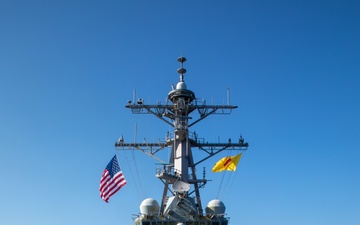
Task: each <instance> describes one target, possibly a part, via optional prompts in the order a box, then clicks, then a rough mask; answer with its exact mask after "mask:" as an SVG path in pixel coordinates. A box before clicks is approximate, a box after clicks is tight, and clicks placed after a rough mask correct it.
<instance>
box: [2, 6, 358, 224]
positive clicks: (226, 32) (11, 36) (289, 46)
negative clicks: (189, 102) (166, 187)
mask: <svg viewBox="0 0 360 225" xmlns="http://www.w3.org/2000/svg"><path fill="white" fill-rule="evenodd" d="M359 11H360V4H359V2H358V1H347V0H342V1H316V0H315V1H314V0H313V1H307V0H305V1H263V0H255V1H254V0H253V1H242V0H239V1H213V0H209V1H187V0H184V1H164V0H156V1H138V0H134V1H107V2H104V1H76V0H75V1H17V0H12V1H8V0H2V1H1V2H0V40H1V41H0V104H1V107H0V177H1V178H2V185H0V193H2V194H1V195H0V202H1V203H0V223H1V224H12V225H15V224H19V225H20V224H21V225H24V224H27V225H33V224H34V225H35V224H37V225H38V224H44V225H45V224H54V225H57V224H59V225H60V224H110V223H111V224H132V223H133V222H132V219H131V214H136V213H138V212H139V205H140V203H141V201H142V200H143V199H144V198H148V197H152V198H155V199H157V200H158V201H160V197H161V193H162V189H161V182H160V181H159V180H157V179H156V178H155V168H156V165H155V162H156V161H154V160H153V159H151V158H149V157H147V156H145V155H144V154H142V153H140V152H132V151H125V152H124V151H116V150H115V149H114V147H113V145H114V142H115V141H116V140H117V139H118V137H119V136H120V135H121V134H123V135H124V137H125V139H126V140H129V141H133V140H134V127H135V124H136V126H137V135H136V138H137V140H138V141H142V139H143V138H146V139H147V140H148V141H150V140H157V138H159V137H160V138H162V137H164V136H165V133H166V132H167V130H169V127H168V126H167V125H166V124H165V123H163V122H162V121H160V120H158V119H156V118H155V117H153V116H151V115H133V114H131V112H130V110H128V109H126V108H125V107H124V105H125V104H126V101H127V100H128V99H132V96H133V90H134V89H136V95H137V96H138V97H142V98H144V99H145V101H146V102H148V103H155V102H156V101H157V100H161V101H163V102H164V101H165V99H166V97H167V94H168V92H169V91H170V90H171V84H176V83H177V82H178V79H179V76H178V74H177V73H176V70H177V68H178V67H179V63H178V62H177V61H176V59H177V57H178V56H180V54H181V53H182V54H183V55H184V56H185V57H186V58H187V59H188V61H187V62H186V63H185V65H184V67H185V68H186V69H187V71H188V72H187V73H186V75H185V82H186V84H187V87H188V88H189V89H191V90H192V91H194V92H195V94H196V96H197V97H198V98H204V99H206V100H207V102H208V103H211V104H212V103H214V104H222V103H226V95H227V93H226V90H227V88H230V90H231V103H232V104H234V105H238V106H239V108H238V109H236V110H235V111H234V112H233V113H232V114H231V115H230V116H220V115H214V116H211V117H209V118H208V119H206V120H204V121H202V122H201V123H199V124H198V125H196V126H194V128H193V129H194V130H195V131H196V132H197V133H198V134H199V136H201V137H204V138H206V139H207V140H209V141H217V140H224V141H225V140H227V139H228V138H229V137H230V138H233V139H237V138H238V137H239V135H241V134H242V135H243V136H244V138H245V139H246V140H247V141H248V142H249V143H250V148H249V150H248V151H247V152H245V154H244V156H243V158H242V160H241V161H240V164H239V168H238V170H237V171H236V172H235V173H232V174H231V173H226V174H225V175H222V174H213V173H211V167H212V165H213V164H214V163H215V162H216V161H217V160H218V159H220V158H221V157H222V156H224V155H226V154H225V153H224V154H223V155H222V156H219V157H218V158H216V157H214V158H212V159H211V160H208V161H207V162H206V163H204V164H202V165H200V166H199V168H198V171H202V167H203V166H205V167H207V178H208V179H211V180H212V182H209V183H208V184H207V186H206V189H204V190H202V198H203V205H206V204H207V202H209V201H210V200H211V199H214V198H216V197H219V198H220V199H221V200H223V202H224V203H225V205H226V207H227V214H228V216H229V217H231V219H230V224H244V225H245V224H246V225H255V224H256V225H261V224H264V225H265V224H266V225H271V224H274V225H275V224H276V225H282V224H284V225H285V224H292V225H297V224H299V225H303V224H307V225H318V224H329V225H335V224H336V225H337V224H348V225H352V224H354V225H355V224H359V223H360V216H359V212H360V194H359V189H360V175H359V171H360V160H359V158H360V153H359V152H360V151H359V145H358V141H359V137H360V119H359V115H360V105H359V97H360V30H359V24H360V14H359ZM114 154H117V155H118V158H119V162H120V165H121V167H122V169H123V172H124V174H125V177H126V179H127V180H128V185H126V186H125V187H124V188H123V189H121V190H120V191H119V192H118V193H117V194H116V195H115V196H113V197H112V198H111V199H110V203H109V204H106V203H104V202H103V201H102V200H101V199H100V197H99V191H98V187H99V180H100V176H101V174H102V171H103V170H104V168H105V166H106V165H107V163H108V162H109V161H110V159H111V158H112V156H113V155H114ZM161 154H162V155H160V156H161V157H163V158H164V159H166V156H167V154H168V153H167V152H166V151H164V152H163V153H161ZM196 154H199V155H198V157H200V156H201V155H200V153H199V152H196ZM227 154H233V153H232V152H228V153H227ZM138 174H139V175H138ZM221 180H223V183H222V185H221V186H220V181H221Z"/></svg>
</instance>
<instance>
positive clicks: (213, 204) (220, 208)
mask: <svg viewBox="0 0 360 225" xmlns="http://www.w3.org/2000/svg"><path fill="white" fill-rule="evenodd" d="M205 212H206V214H213V215H219V214H224V213H225V205H224V203H223V202H222V201H220V200H218V199H214V200H211V201H210V202H209V203H208V205H207V206H206V208H205Z"/></svg>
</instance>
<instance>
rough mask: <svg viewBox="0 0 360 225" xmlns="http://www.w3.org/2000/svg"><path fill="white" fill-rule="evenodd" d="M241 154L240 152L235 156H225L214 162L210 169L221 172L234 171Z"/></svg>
mask: <svg viewBox="0 0 360 225" xmlns="http://www.w3.org/2000/svg"><path fill="white" fill-rule="evenodd" d="M241 156H242V153H240V154H238V155H236V156H227V157H224V158H222V159H220V160H219V161H218V162H217V163H215V165H214V167H213V168H212V171H213V172H221V171H224V170H228V171H235V170H236V166H237V164H238V163H239V161H240V158H241Z"/></svg>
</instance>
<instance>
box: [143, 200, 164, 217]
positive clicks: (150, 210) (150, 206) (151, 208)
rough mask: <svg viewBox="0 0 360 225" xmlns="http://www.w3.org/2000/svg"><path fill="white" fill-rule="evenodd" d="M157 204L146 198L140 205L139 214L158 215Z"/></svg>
mask: <svg viewBox="0 0 360 225" xmlns="http://www.w3.org/2000/svg"><path fill="white" fill-rule="evenodd" d="M159 209H160V207H159V203H158V202H157V201H156V200H155V199H153V198H147V199H145V200H144V201H142V202H141V204H140V212H141V213H142V214H146V215H151V214H158V212H159Z"/></svg>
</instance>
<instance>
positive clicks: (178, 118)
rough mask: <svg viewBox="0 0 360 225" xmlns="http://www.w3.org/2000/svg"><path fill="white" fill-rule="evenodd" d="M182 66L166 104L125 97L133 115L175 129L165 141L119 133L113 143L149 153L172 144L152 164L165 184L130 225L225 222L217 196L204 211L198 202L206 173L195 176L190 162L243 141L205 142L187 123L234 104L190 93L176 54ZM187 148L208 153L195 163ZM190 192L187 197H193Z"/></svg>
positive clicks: (222, 111)
mask: <svg viewBox="0 0 360 225" xmlns="http://www.w3.org/2000/svg"><path fill="white" fill-rule="evenodd" d="M178 61H179V62H180V65H181V67H180V68H179V69H178V73H179V74H180V80H179V82H178V83H177V85H176V87H174V86H173V88H172V90H171V91H170V92H169V94H168V98H167V102H166V104H164V105H162V104H160V103H158V104H155V105H151V104H150V105H148V104H145V103H144V101H143V100H142V99H138V100H137V101H134V102H131V101H128V104H127V105H126V106H125V107H126V108H129V109H131V111H132V113H135V114H153V115H155V116H156V117H157V118H159V119H161V120H162V121H164V122H166V123H167V124H169V125H170V126H172V127H173V128H174V131H173V133H170V132H168V133H167V135H166V140H165V141H163V142H160V141H159V142H156V143H126V142H124V139H123V138H122V137H121V138H119V141H118V142H116V143H115V147H116V148H117V149H122V150H129V149H137V150H141V151H143V152H145V153H147V154H149V155H155V154H156V153H157V152H159V151H161V150H163V149H165V148H171V149H172V151H171V154H170V159H169V162H168V163H164V165H163V166H162V167H161V168H158V169H157V172H156V177H157V178H159V179H160V180H161V181H162V182H163V184H164V190H163V195H162V198H161V202H160V203H158V202H157V201H156V200H155V199H152V198H147V199H145V200H144V201H143V202H142V203H141V205H140V214H139V215H138V216H137V217H136V218H135V221H134V224H135V225H181V224H184V225H227V224H228V220H229V218H227V217H225V205H224V203H223V202H222V201H220V200H218V199H214V200H212V201H210V202H209V203H208V204H207V206H206V208H205V212H204V209H203V206H202V203H201V198H200V188H202V187H204V185H205V184H206V182H207V179H206V178H205V175H203V177H201V178H198V177H197V175H196V169H195V167H196V166H197V165H198V164H199V163H201V162H203V161H205V160H207V159H209V158H211V157H212V156H214V155H216V154H218V153H220V152H222V151H224V150H226V149H237V150H246V149H247V147H248V143H246V142H245V141H244V139H243V138H242V137H241V136H240V138H239V139H238V141H236V142H232V141H231V139H229V141H228V142H226V143H208V142H205V141H204V140H203V139H200V138H198V135H197V134H196V133H195V132H194V133H191V132H189V128H190V127H192V126H193V125H195V124H196V123H198V122H200V121H201V120H203V119H205V118H206V117H207V116H209V115H211V114H230V113H231V111H232V110H233V109H235V108H237V106H233V105H230V102H228V104H227V105H207V104H206V103H205V101H201V100H198V99H196V97H195V93H194V92H193V91H191V90H189V89H187V86H186V84H185V81H184V74H185V73H186V70H185V68H184V67H183V63H184V62H185V61H186V58H184V57H179V58H178ZM195 112H198V114H199V116H198V118H197V119H195V120H194V121H192V119H193V118H192V117H190V114H191V113H195ZM192 148H198V149H199V150H201V151H204V152H206V153H207V156H206V157H204V158H203V159H201V160H199V161H197V162H195V159H194V157H193V153H192ZM193 195H195V196H194V197H190V196H193Z"/></svg>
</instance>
